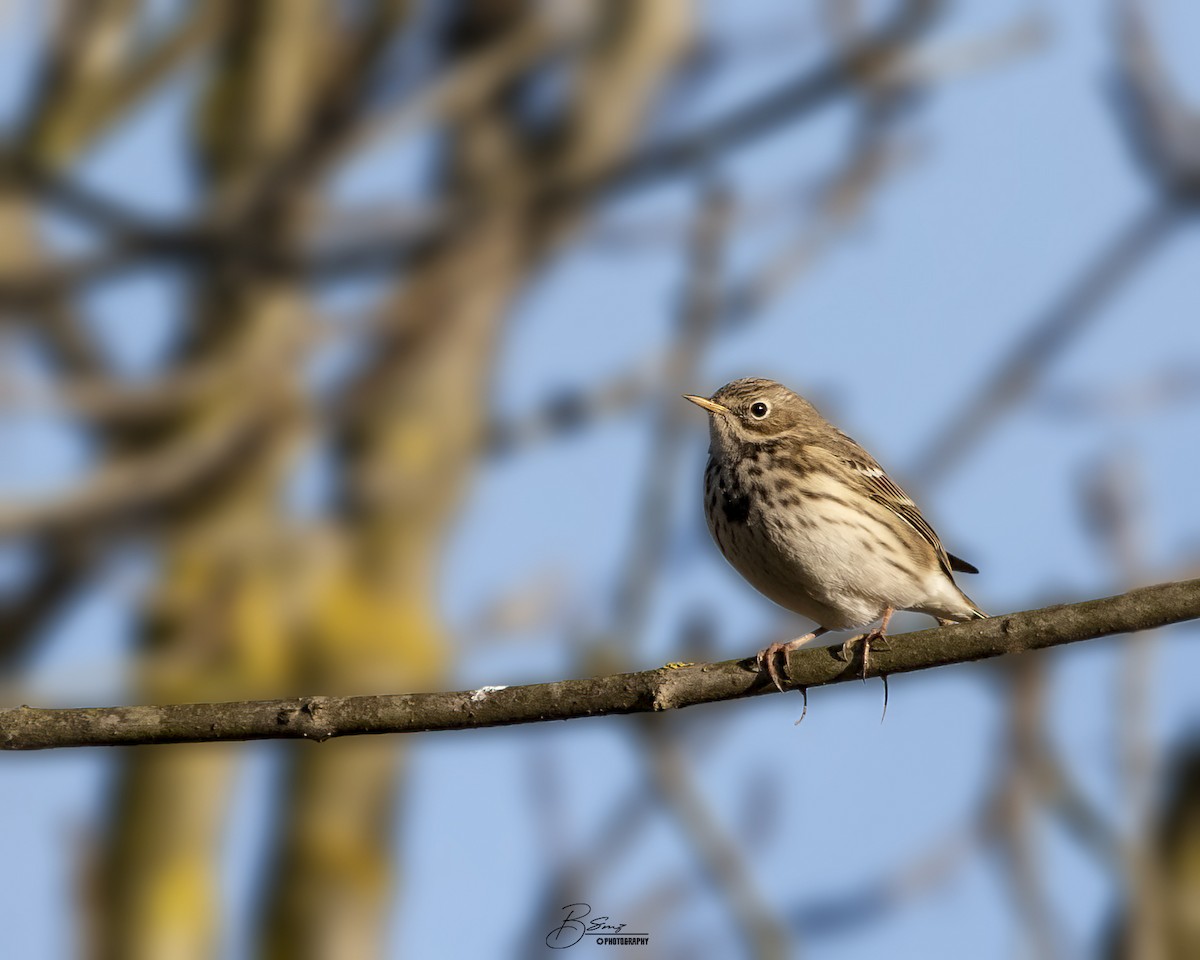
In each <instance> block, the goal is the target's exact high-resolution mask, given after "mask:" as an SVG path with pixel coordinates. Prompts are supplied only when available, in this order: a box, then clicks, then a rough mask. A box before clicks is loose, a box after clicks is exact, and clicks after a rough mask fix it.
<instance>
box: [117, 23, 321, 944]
mask: <svg viewBox="0 0 1200 960" xmlns="http://www.w3.org/2000/svg"><path fill="white" fill-rule="evenodd" d="M332 13H333V11H332V8H331V7H330V6H329V5H327V4H324V3H321V2H319V0H271V2H264V3H261V4H248V5H245V6H244V7H239V8H238V10H237V14H236V15H235V16H233V17H231V18H230V19H229V21H228V23H227V24H226V26H225V29H224V33H223V35H222V38H221V39H220V41H219V44H218V49H217V51H216V57H217V63H216V64H215V65H214V70H213V75H212V80H211V85H210V87H209V90H208V94H207V97H206V99H205V100H204V101H203V102H202V106H203V109H202V111H201V112H200V114H199V115H198V117H197V150H196V153H197V155H198V157H199V158H200V163H199V164H198V166H199V174H200V176H201V178H202V182H203V187H204V189H205V191H206V194H207V196H208V198H209V202H208V208H209V209H210V210H215V211H218V212H220V211H222V210H224V209H229V208H230V207H236V205H237V203H238V202H239V201H240V200H241V198H242V196H244V194H245V192H246V191H247V190H248V189H251V188H252V187H253V186H255V184H256V182H257V180H258V179H259V178H261V177H262V176H263V174H264V171H265V170H266V169H268V165H270V164H274V163H275V162H276V161H277V158H278V156H279V154H280V153H281V151H283V150H284V149H285V148H287V147H288V146H289V145H290V144H292V143H293V142H294V141H295V140H296V139H297V137H298V136H299V135H300V133H301V132H302V130H303V128H304V125H305V124H306V123H307V121H308V119H309V116H308V110H309V108H310V105H311V103H312V101H313V98H314V95H315V94H316V92H317V91H318V90H319V89H320V83H321V81H322V74H321V70H322V66H323V65H325V64H328V62H329V61H328V59H326V58H323V57H321V56H318V54H319V52H320V51H321V50H322V45H323V44H324V43H325V41H326V37H327V36H328V35H329V34H330V32H331V31H332V24H331V17H332ZM287 199H288V202H287V203H286V204H284V205H282V206H281V207H280V208H279V209H277V210H275V211H272V212H273V213H274V218H273V220H271V221H270V222H266V223H260V224H258V225H257V228H258V229H260V230H261V233H262V240H263V241H264V242H272V241H273V240H274V239H276V238H278V239H280V240H286V239H287V238H288V237H290V236H291V235H292V234H293V233H294V232H295V230H296V229H297V227H298V225H299V221H300V218H301V216H302V212H303V206H304V200H305V199H306V198H305V197H303V196H301V195H299V194H297V195H294V196H291V197H289V198H287ZM240 268H241V265H240V264H239V263H237V262H231V261H225V262H221V261H218V262H217V263H215V264H214V265H213V266H212V267H211V268H210V269H209V270H207V271H204V272H201V273H198V274H197V275H196V279H195V281H194V282H195V289H194V293H193V311H194V316H193V318H192V319H191V329H192V331H193V333H192V334H191V336H190V342H189V343H188V344H187V349H186V350H185V351H184V355H185V356H186V357H187V358H188V359H189V360H209V359H211V360H216V361H222V360H228V361H230V362H232V360H233V358H236V357H239V356H245V355H249V356H255V357H259V358H270V357H274V358H276V362H275V363H273V364H271V365H269V366H262V365H259V366H260V369H259V373H260V374H261V373H262V372H263V371H264V370H265V371H266V375H265V376H264V375H260V376H257V377H244V378H242V379H241V381H240V382H239V383H238V384H236V388H235V389H229V390H224V391H220V392H217V393H216V394H215V395H212V396H208V397H205V398H204V400H203V402H202V403H200V404H199V405H198V406H197V407H196V408H195V409H187V410H185V411H182V412H175V413H174V414H173V415H171V416H165V417H164V418H163V420H162V421H161V422H159V423H157V424H154V425H153V426H152V427H149V428H148V427H147V425H146V424H143V425H142V428H141V430H140V431H139V432H138V434H137V435H135V436H128V437H126V438H124V440H125V444H126V445H137V446H142V445H145V444H154V445H158V446H161V445H163V444H164V443H165V442H167V441H178V440H179V439H180V438H186V437H187V436H189V435H193V434H196V433H199V432H201V431H207V430H214V429H215V430H218V431H241V430H245V429H249V430H250V432H251V433H253V434H254V435H255V436H256V437H257V438H258V442H256V443H254V444H253V445H248V446H247V449H246V454H247V455H246V456H243V457H241V458H240V459H238V460H237V462H235V463H233V464H231V465H230V466H229V468H228V469H227V470H226V471H225V473H224V474H223V475H222V476H221V477H220V478H219V480H216V481H214V482H212V483H210V484H207V485H206V486H205V487H204V489H202V490H201V491H199V492H197V493H196V494H195V495H194V496H192V497H191V498H189V500H188V501H186V502H180V503H176V504H173V505H172V513H171V515H170V517H169V518H168V520H167V522H165V523H164V524H163V528H162V531H161V533H162V539H161V554H162V566H163V570H162V575H161V577H160V580H159V583H158V585H157V588H156V593H155V595H154V596H153V598H152V599H151V601H150V607H149V612H148V623H147V649H146V656H145V660H144V662H145V663H146V665H147V667H146V671H145V674H144V677H143V683H142V690H141V695H142V696H143V697H144V698H146V699H148V700H151V701H157V700H164V701H183V700H192V699H205V698H212V697H224V698H228V697H229V696H230V695H231V694H232V692H233V691H235V690H240V691H242V692H243V693H244V694H245V695H247V696H262V695H264V694H267V693H268V692H269V691H280V690H286V689H288V688H289V687H290V686H291V684H290V671H291V663H290V661H291V657H292V654H291V651H290V649H289V648H290V646H291V644H293V643H294V642H295V641H294V637H293V635H292V631H293V630H294V629H295V627H296V623H295V622H288V620H289V614H293V615H294V614H295V608H296V602H295V591H296V584H295V583H294V582H292V578H294V577H296V576H297V574H298V571H297V570H296V563H297V561H293V562H281V560H285V559H286V557H287V551H286V549H285V546H284V545H283V544H282V543H281V531H280V529H279V525H278V517H279V512H280V510H279V506H278V501H279V498H280V495H281V494H280V488H281V481H282V478H283V475H284V471H285V469H286V467H287V466H288V461H289V454H290V452H291V449H292V447H293V446H294V443H295V441H296V439H297V430H298V428H299V427H300V426H301V425H302V420H301V417H300V406H299V398H300V393H299V380H300V376H301V373H302V371H301V370H299V369H297V365H296V364H294V363H289V362H287V358H288V357H289V351H288V349H287V344H288V342H289V338H290V337H292V336H293V335H294V331H295V329H296V327H297V326H298V325H299V324H300V323H302V322H303V319H304V317H305V312H306V309H307V307H306V303H305V299H304V294H303V291H301V290H298V289H296V288H295V287H294V285H293V284H291V283H289V282H285V281H276V280H264V279H258V278H255V277H253V276H252V275H250V274H249V273H248V272H245V271H243V270H241V269H240ZM299 572H302V571H299ZM236 757H237V750H236V748H231V747H222V746H216V747H211V746H200V747H195V748H192V747H188V748H185V749H183V750H179V751H171V752H169V753H168V752H162V751H134V752H132V753H130V754H129V755H128V757H127V759H126V761H125V763H124V767H123V770H122V771H121V772H120V773H119V775H118V781H119V782H118V786H117V789H116V791H115V798H114V804H113V811H112V816H113V823H112V826H111V830H110V838H109V847H108V849H107V851H106V854H105V856H104V862H103V864H102V867H101V882H100V883H99V884H98V886H97V888H96V890H97V897H98V899H99V903H98V908H99V909H98V918H97V921H98V922H97V930H98V935H99V938H100V942H99V944H98V945H97V946H98V950H97V952H98V953H99V954H100V955H101V956H105V957H112V958H118V957H119V958H123V960H128V958H146V960H151V958H153V960H162V958H181V960H182V958H189V957H194V958H197V960H199V958H206V957H212V956H216V955H218V953H219V952H220V951H219V939H218V936H219V932H220V919H219V885H218V883H217V878H218V876H219V872H220V869H221V852H222V847H223V844H222V836H223V831H224V828H225V821H226V813H227V809H228V800H229V792H230V787H231V782H232V775H233V772H234V762H235V759H236Z"/></svg>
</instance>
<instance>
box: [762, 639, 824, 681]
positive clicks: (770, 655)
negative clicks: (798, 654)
mask: <svg viewBox="0 0 1200 960" xmlns="http://www.w3.org/2000/svg"><path fill="white" fill-rule="evenodd" d="M828 632H829V630H828V629H826V628H825V627H817V629H816V630H814V631H813V632H812V633H806V634H805V635H804V636H802V637H797V638H796V639H795V640H788V641H787V642H786V643H772V644H771V645H770V646H767V647H764V648H763V649H762V650H759V651H758V669H759V670H765V671H766V672H767V674H768V675H769V676H770V678H771V680H772V681H773V682H774V683H775V686H777V687H778V688H779V689H780V690H781V691H782V690H786V689H787V687H786V686H784V683H783V680H784V673H786V671H787V655H788V653H789V652H790V651H792V650H797V649H799V648H800V647H802V646H804V645H805V644H806V643H811V642H812V641H813V640H816V639H817V637H820V636H822V635H824V634H826V633H828ZM780 657H782V658H783V666H784V670H783V671H782V672H781V671H780V669H779V663H778V661H779V659H780ZM787 680H788V683H789V684H790V683H791V677H788V678H787Z"/></svg>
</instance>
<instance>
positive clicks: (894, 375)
mask: <svg viewBox="0 0 1200 960" xmlns="http://www.w3.org/2000/svg"><path fill="white" fill-rule="evenodd" d="M1198 42H1200V8H1197V6H1196V5H1195V4H1191V3H1189V2H1186V0H1175V2H1167V0H1163V2H1160V3H1157V4H1154V3H1140V2H1135V0H1129V2H1095V3H1083V2H1067V0H1063V2H1058V3H1042V4H1035V3H1033V2H1029V0H1011V2H1010V0H1002V2H994V0H944V2H938V0H890V2H883V0H881V2H868V0H863V2H851V0H824V2H822V0H805V2H801V3H796V2H791V0H753V2H751V0H741V2H738V3H736V4H733V3H720V2H716V0H712V2H687V0H655V2H654V3H641V2H637V0H619V2H618V0H544V2H533V0H453V2H451V0H444V2H432V0H430V2H417V0H342V2H335V0H326V2H318V0H261V2H254V3H237V2H223V0H203V2H193V3H184V2H166V0H162V2H158V0H98V2H78V3H70V2H52V3H43V2H37V0H8V2H5V3H4V4H3V5H2V6H0V80H2V82H0V122H2V123H3V131H4V132H3V143H2V151H0V172H2V174H3V175H2V176H0V309H2V314H0V316H2V319H0V377H2V381H0V382H2V389H0V493H2V495H3V501H2V504H0V657H2V664H3V671H4V673H3V685H2V697H3V702H4V703H5V704H18V703H24V702H28V703H35V704H45V705H65V704H83V703H94V704H104V703H122V702H166V701H188V700H197V699H205V700H211V699H239V698H245V697H264V696H285V695H297V694H313V693H322V694H339V693H367V692H374V691H387V692H401V691H411V690H426V689H462V688H473V687H476V686H478V685H481V684H499V683H520V682H531V681H537V680H548V679H558V678H562V677H565V676H582V675H590V674H596V673H603V672H611V671H617V670H623V669H634V668H645V667H652V666H656V665H659V664H662V663H664V662H667V661H681V660H700V659H704V658H727V657H734V656H745V655H749V654H751V653H752V652H753V651H755V650H756V649H758V648H759V647H760V646H762V645H763V644H764V643H765V642H766V641H767V640H769V639H773V638H776V637H779V636H781V635H789V634H790V633H792V632H800V631H801V630H803V629H807V625H806V624H803V623H799V622H796V621H795V620H793V619H789V617H788V616H787V615H786V614H785V613H784V612H783V611H781V610H779V609H778V608H774V607H773V606H772V605H771V604H770V603H769V602H767V601H766V600H764V599H762V598H761V597H758V596H756V595H755V594H753V592H752V591H751V590H750V589H749V588H748V587H746V586H745V585H744V584H743V583H741V581H739V579H738V578H737V576H736V575H735V574H734V573H733V571H732V570H731V569H729V568H728V567H727V566H726V565H725V564H724V562H723V561H722V560H721V558H720V556H719V554H718V552H717V551H716V549H715V548H714V547H713V546H712V545H711V544H710V543H709V542H708V537H707V534H706V532H705V530H704V527H703V519H702V515H701V503H700V484H701V474H702V471H703V465H704V458H705V453H704V449H705V445H706V442H707V440H706V431H705V425H704V418H703V416H702V415H700V414H699V412H698V411H696V410H695V409H693V408H691V407H690V406H688V405H687V404H685V403H683V402H682V401H681V400H679V394H680V393H682V392H685V391H686V392H701V393H709V392H711V391H712V390H714V389H715V388H716V387H718V386H719V385H720V384H721V383H723V382H725V381H726V380H729V379H732V378H734V377H739V376H747V375H755V376H774V377H776V378H778V379H780V380H782V381H784V382H786V383H788V384H789V385H791V386H793V387H795V388H796V389H797V390H799V391H800V392H802V393H804V394H806V395H807V396H809V397H810V398H811V399H812V400H814V402H816V403H817V405H818V406H819V407H820V408H822V410H823V411H824V412H825V413H826V414H827V415H828V416H829V417H830V418H831V419H833V420H834V421H835V422H836V423H838V424H839V425H840V426H841V427H843V429H845V430H846V431H847V432H849V433H850V434H851V435H852V436H854V437H856V438H857V439H858V440H859V441H860V442H862V443H863V444H864V445H865V446H866V447H867V448H868V449H870V450H871V451H872V452H873V453H875V455H876V456H877V457H878V458H879V459H880V461H881V462H882V463H883V464H884V465H885V466H886V467H888V468H889V470H890V471H891V472H892V473H893V474H894V475H895V476H896V477H897V478H898V479H899V480H900V481H901V482H902V483H904V484H905V485H906V486H907V487H908V488H909V489H910V490H911V491H912V492H913V493H914V494H915V495H916V497H917V499H918V500H919V501H920V502H921V503H922V504H923V505H924V507H925V512H926V514H927V515H928V516H929V518H930V519H931V521H932V522H933V523H934V525H935V526H936V527H937V529H938V530H939V532H940V533H941V535H942V538H943V539H944V540H945V542H946V543H947V545H948V546H949V548H950V549H951V550H953V551H954V552H956V553H958V554H960V555H962V556H964V557H966V558H968V559H969V560H971V561H972V562H974V563H975V564H977V565H978V566H979V567H980V568H981V570H982V571H983V572H982V574H981V575H980V576H979V577H977V578H969V580H970V582H969V583H966V584H964V586H966V588H967V589H968V591H969V592H970V593H971V594H972V596H974V597H975V598H976V599H977V600H978V601H979V602H980V604H981V605H982V606H983V607H984V608H985V609H988V610H991V611H993V612H1001V611H1009V610H1018V609H1026V608H1030V607H1036V606H1040V605H1043V604H1045V603H1049V602H1057V601H1063V600H1076V599H1085V598H1090V597H1093V596H1100V595H1104V594H1107V593H1113V592H1119V591H1120V590H1122V589H1124V588H1126V587H1127V586H1129V585H1132V584H1135V583H1140V582H1154V581H1159V580H1167V579H1174V578H1180V577H1183V576H1189V575H1190V576H1194V575H1196V570H1197V568H1198V567H1200V513H1198V511H1197V509H1196V491H1197V481H1196V477H1197V476H1198V475H1200V442H1198V441H1200V430H1198V426H1200V419H1198V404H1200V323H1198V322H1197V315H1196V289H1197V288H1196V276H1197V269H1196V263H1197V259H1196V258H1197V243H1198V238H1197V232H1196V229H1195V222H1194V218H1193V217H1192V213H1193V211H1194V210H1195V209H1196V207H1195V205H1194V201H1195V198H1196V196H1197V192H1196V191H1197V189H1198V185H1200V72H1198V71H1197V63H1200V60H1198V59H1197V57H1196V56H1195V51H1196V49H1197V43H1198ZM918 622H919V618H910V619H909V620H905V621H902V622H901V623H900V626H901V628H904V627H906V626H916V625H917V624H918ZM1197 639H1198V638H1197V636H1196V629H1195V628H1194V627H1186V626H1185V627H1179V628H1173V629H1170V630H1164V631H1160V632H1158V633H1156V634H1154V635H1152V636H1138V637H1123V638H1116V639H1112V640H1105V641H1098V642H1092V643H1088V644H1083V645H1080V646H1079V647H1078V648H1075V649H1070V650H1063V651H1059V652H1055V653H1052V654H1045V655H1036V656H1028V657H1023V658H1020V659H1018V660H1013V661H1007V662H1002V663H993V664H975V665H967V666H962V667H957V668H950V669H941V670H937V671H933V672H930V673H928V674H924V675H913V676H906V677H903V678H897V679H895V680H894V681H893V682H892V685H891V704H890V708H889V713H888V716H887V718H886V722H884V723H883V724H882V725H881V724H880V719H879V717H880V707H881V700H882V691H881V689H880V688H879V685H878V684H870V685H865V686H859V685H844V686H840V687H837V688H831V689H825V690H817V691H814V692H813V693H812V696H811V697H810V707H809V711H808V715H807V718H806V719H805V721H804V723H803V724H802V725H800V726H795V725H794V723H793V721H794V720H795V719H796V718H797V716H799V712H800V708H801V704H800V697H799V696H798V695H795V694H790V695H784V696H771V697H764V698H760V699H758V700H756V701H753V702H750V701H747V702H739V703H731V704H719V705H714V706H710V707H703V708H696V709H693V710H689V711H686V712H684V713H682V714H680V715H669V716H654V717H649V718H639V717H627V718H608V719H598V720H590V721H578V722H572V723H570V724H561V725H560V724H554V725H533V726H528V727H523V728H512V729H506V730H485V731H469V732H462V733H453V734H440V735H427V736H413V737H406V738H375V739H370V740H365V741H345V742H338V741H335V742H330V743H326V744H324V745H321V746H314V745H311V744H255V745H251V746H241V745H222V746H211V745H202V746H179V747H166V748H148V749H141V750H123V751H120V752H102V751H90V752H82V751H80V752H61V753H48V754H44V755H28V756H25V755H8V756H4V757H3V758H0V851H3V863H4V868H3V869H2V870H0V930H2V931H3V934H2V940H3V944H4V948H3V952H4V954H5V955H6V956H13V957H18V956H19V957H30V958H35V957H67V956H97V957H114V958H127V957H145V958H193V957H196V958H203V957H217V956H220V957H239V958H240V957H245V958H249V957H260V956H262V957H288V958H303V957H312V958H327V957H328V958H333V957H336V958H358V957H362V958H371V957H402V956H454V957H460V956H461V957H476V956H497V957H504V956H512V957H528V956H541V955H543V954H548V953H549V951H547V950H546V948H545V946H544V940H545V937H546V934H547V933H548V932H549V931H550V930H551V929H552V928H553V927H555V926H556V925H558V924H559V923H560V922H561V918H562V916H563V915H562V911H561V908H562V907H563V906H564V905H565V904H569V903H572V902H575V901H587V902H589V903H590V904H592V905H593V908H594V912H595V913H597V914H599V913H603V914H607V915H609V916H610V917H612V918H613V922H623V923H626V924H628V927H627V929H630V930H639V931H646V932H648V933H649V934H650V935H651V944H650V946H648V947H639V948H632V947H631V948H623V949H626V950H629V951H634V952H637V953H638V955H639V956H657V957H730V956H747V957H781V956H800V955H805V956H813V957H822V958H823V957H829V958H873V957H879V956H889V957H897V958H899V957H922V958H924V957H959V956H971V957H977V958H1010V957H1068V958H1069V957H1089V956H1111V957H1137V958H1157V957H1164V958H1194V957H1197V956H1200V917H1198V912H1200V807H1198V806H1197V804H1198V803H1200V747H1198V746H1197V743H1196V740H1195V732H1196V729H1197V728H1196V724H1197V720H1198V719H1200V701H1198V698H1197V691H1198V690H1200V681H1198V680H1197V679H1196V678H1197V676H1198V675H1200V645H1198V643H1197ZM572 949H574V950H575V951H577V952H579V953H581V954H582V953H585V952H586V953H591V952H595V951H596V950H598V949H600V948H598V947H596V946H594V945H591V944H589V943H587V942H585V943H581V944H579V945H577V946H576V947H574V948H572ZM605 949H610V950H617V949H622V948H605Z"/></svg>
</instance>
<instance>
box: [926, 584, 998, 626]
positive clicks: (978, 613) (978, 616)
mask: <svg viewBox="0 0 1200 960" xmlns="http://www.w3.org/2000/svg"><path fill="white" fill-rule="evenodd" d="M958 592H959V593H960V594H961V595H962V598H963V600H964V601H966V604H967V607H968V608H969V612H968V614H967V615H966V616H965V617H955V618H954V619H949V618H947V617H936V618H935V619H936V620H937V622H938V626H940V627H944V626H946V624H948V623H966V622H967V621H968V620H986V619H987V618H988V615H987V614H986V613H984V612H983V611H982V610H980V609H979V606H978V605H977V604H976V603H975V601H974V600H972V599H971V598H970V597H968V596H967V595H966V594H965V593H963V592H962V591H961V590H959V591H958Z"/></svg>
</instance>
